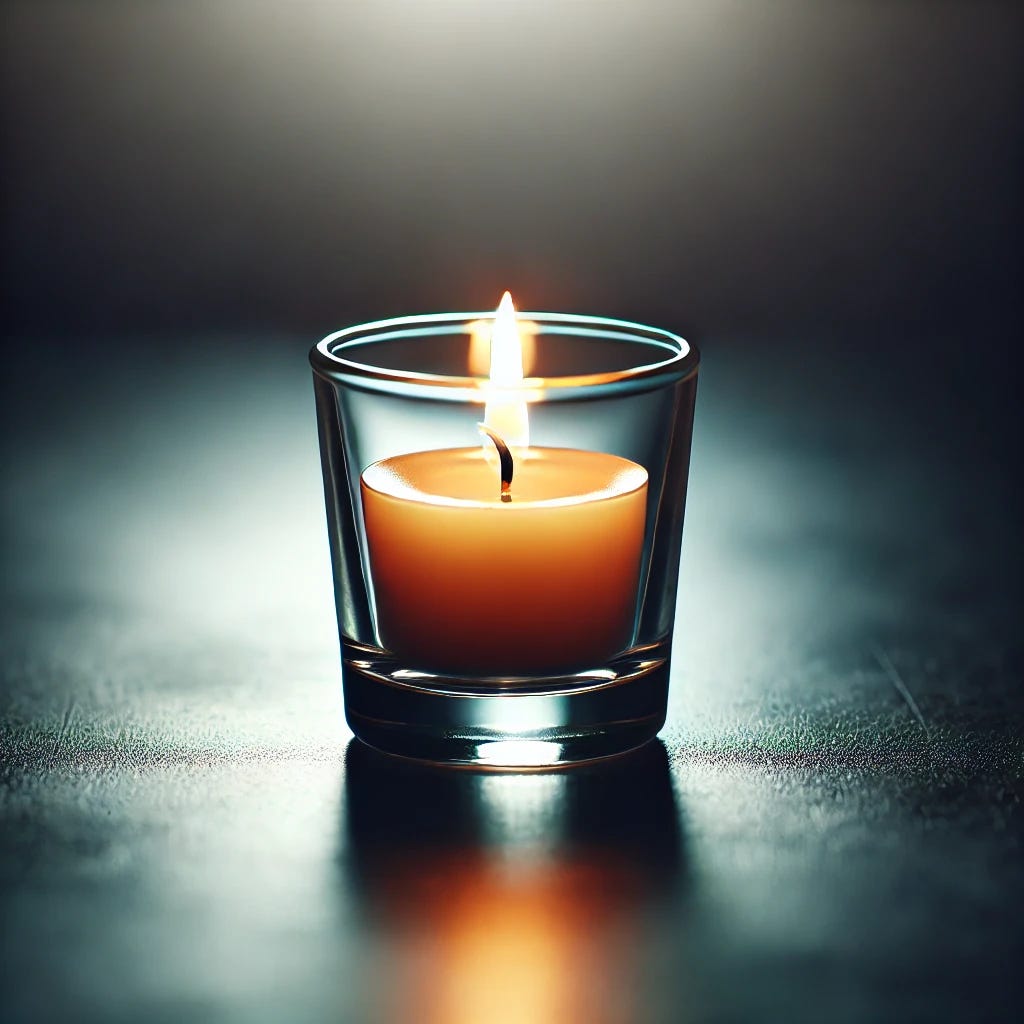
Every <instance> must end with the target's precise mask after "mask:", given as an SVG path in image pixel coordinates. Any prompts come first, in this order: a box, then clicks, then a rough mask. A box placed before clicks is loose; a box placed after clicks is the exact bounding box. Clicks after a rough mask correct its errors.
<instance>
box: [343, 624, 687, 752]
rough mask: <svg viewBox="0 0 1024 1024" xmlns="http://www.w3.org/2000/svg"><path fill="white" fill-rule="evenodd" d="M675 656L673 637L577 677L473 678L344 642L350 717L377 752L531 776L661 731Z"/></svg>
mask: <svg viewBox="0 0 1024 1024" xmlns="http://www.w3.org/2000/svg"><path fill="white" fill-rule="evenodd" d="M670 647H671V638H666V639H664V640H663V641H662V642H660V643H658V644H656V645H652V646H649V647H644V648H642V649H634V650H632V651H630V652H628V653H627V654H625V655H622V656H621V657H619V658H617V659H615V661H613V662H611V663H609V664H608V665H606V666H603V667H601V668H596V669H592V670H588V671H585V672H579V673H574V674H571V675H561V676H550V677H544V678H524V677H510V678H504V677H500V678H492V679H469V678H465V677H450V676H439V675H437V674H434V673H429V672H418V671H415V670H411V669H408V668H405V667H402V666H400V665H399V664H398V663H397V662H396V661H395V660H394V659H393V658H391V657H389V656H388V655H387V653H386V652H384V651H381V650H379V649H377V648H372V647H367V646H365V645H362V644H355V643H353V642H351V641H349V640H347V639H343V641H342V659H343V665H344V668H343V673H344V684H345V715H346V718H347V719H348V724H349V726H350V727H351V729H352V731H353V732H354V733H355V734H356V736H357V737H358V738H359V739H361V740H362V741H363V742H364V743H368V744H369V745H370V746H371V747H375V748H376V749H378V750H381V751H383V752H384V753H387V754H394V755H397V756H400V757H405V758H412V759H414V760H419V761H428V762H430V763H432V764H444V765H452V766H462V767H473V768H480V769H492V770H508V771H524V770H530V769H541V768H557V767H562V766H568V765H572V764H580V763H584V762H589V761H596V760H601V759H603V758H607V757H615V756H616V755H618V754H624V753H626V752H627V751H629V750H633V749H635V748H636V747H639V746H642V745H643V744H644V743H647V742H648V741H649V740H652V739H653V738H654V737H655V736H656V735H657V734H658V730H659V729H661V727H662V725H664V723H665V710H666V704H667V700H668V679H669V651H670Z"/></svg>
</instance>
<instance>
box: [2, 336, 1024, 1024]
mask: <svg viewBox="0 0 1024 1024" xmlns="http://www.w3.org/2000/svg"><path fill="white" fill-rule="evenodd" d="M306 347H307V343H306V342H305V341H297V340H296V339H281V340H278V341H275V340H274V339H263V340H260V341H255V342H254V341H253V340H252V339H230V338H229V339H223V338H221V339H211V340H210V341H209V343H208V344H202V345H197V344H195V341H194V339H192V344H190V345H182V346H176V345H175V344H174V339H164V340H159V339H157V340H153V339H151V340H144V341H139V342H137V343H135V344H126V343H117V344H114V343H98V342H95V341H93V342H90V343H81V344H71V343H69V342H66V341H64V342H61V343H60V344H59V345H56V346H44V345H38V346H36V347H34V348H32V349H29V348H27V347H26V348H25V350H24V351H22V352H21V354H20V356H19V359H20V366H19V369H18V372H17V373H16V374H14V375H12V378H11V379H10V380H9V381H8V392H9V393H8V394H7V396H6V401H5V407H4V413H3V415H4V418H5V431H4V436H5V440H4V445H5V447H4V462H5V484H4V502H3V534H4V544H5V558H4V562H5V565H4V568H5V574H4V581H3V612H4V614H3V625H2V639H3V677H2V686H0V702H2V703H0V712H2V724H0V759H2V768H0V898H2V948H3V955H2V958H0V972H2V973H0V983H2V1004H0V1016H2V1017H3V1018H4V1019H5V1020H10V1021H50V1020H53V1021H67V1020H76V1021H104V1022H117V1021H139V1020H146V1021H149V1022H152V1024H156V1022H163V1021H168V1022H169V1021H183V1020H192V1019H194V1020H197V1021H200V1020H201V1021H211V1022H218V1024H220V1022H236V1021H246V1022H249V1021H255V1022H264V1021H266V1022H280V1021H294V1022H306V1021H349V1020H352V1021H388V1022H407V1021H413V1022H419V1021H423V1022H428V1024H434V1022H438V1024H461V1022H463V1021H465V1022H470V1021H472V1022H484V1021H487V1022H489V1024H504V1022H513V1021H515V1022H520V1021H528V1022H533V1024H544V1022H548V1021H551V1022H554V1021H558V1022H565V1021H570V1022H576V1021H580V1022H588V1024H604V1022H613V1021H614V1022H648V1021H659V1022H660V1021H664V1022H673V1024H675V1022H685V1021H761V1020H766V1021H815V1022H817V1021H823V1020H830V1021H874V1020H900V1021H906V1020H951V1021H952V1020H983V1019H985V1020H987V1019H991V1020H996V1019H1004V1020H1009V1019H1013V1018H1014V1017H1016V1015H1017V1013H1019V1003H1018V995H1019V990H1018V978H1017V974H1018V972H1019V969H1020V963H1021V961H1020V958H1019V955H1020V952H1021V941H1020V940H1021V934H1022V933H1021V912H1022V908H1024V902H1022V896H1024V870H1022V865H1024V858H1022V842H1021V840H1022V829H1021V820H1022V814H1021V805H1020V801H1021V793H1022V752H1024V741H1022V724H1024V702H1022V697H1021V664H1022V658H1021V650H1022V648H1021V637H1020V611H1021V601H1020V578H1021V574H1020V568H1021V542H1020V536H1019V531H1020V522H1021V521H1024V520H1022V518H1021V517H1020V512H1021V501H1020V492H1019V483H1018V481H1017V478H1016V475H1015V473H1014V471H1013V469H1012V463H1013V459H1014V458H1015V456H1016V455H1018V454H1019V435H1018V434H1017V432H1016V431H1017V428H1019V422H1017V420H1016V414H1015V413H1014V414H1011V413H1010V412H1008V410H1010V409H1011V408H1012V401H1011V400H1010V399H1012V384H1010V383H1008V382H1007V381H1006V380H1005V379H1003V376H1004V375H1002V374H1000V372H999V371H998V368H993V369H992V370H991V372H989V371H985V372H981V371H979V370H978V369H977V367H976V366H975V367H974V369H973V370H971V369H970V368H965V367H964V365H963V361H962V360H960V359H958V358H956V357H955V356H954V355H953V353H954V352H955V351H956V349H955V347H953V346H951V347H948V348H944V349H942V350H941V351H940V352H939V353H938V355H937V356H936V358H935V359H931V358H924V357H922V354H921V353H922V350H921V349H920V348H918V349H917V350H916V351H917V354H916V355H915V356H914V357H913V358H910V357H904V358H902V359H900V358H897V357H895V356H894V357H893V358H892V359H890V358H889V357H888V356H887V355H886V351H885V349H884V347H880V346H879V345H878V344H877V343H876V342H874V341H872V342H871V344H870V345H865V344H862V343H858V344H851V345H843V344H841V343H839V342H835V341H834V340H833V339H831V338H829V339H828V344H826V343H825V339H824V338H823V341H822V344H821V346H820V348H819V347H818V346H816V345H815V344H814V341H813V339H809V338H807V337H803V338H801V339H800V344H799V345H796V344H787V341H786V339H773V340H771V341H768V340H762V341H758V342H756V343H755V342H754V341H752V340H749V339H748V340H747V341H743V340H742V339H740V340H721V341H716V340H715V339H707V340H706V341H705V342H704V343H703V354H704V361H703V365H702V370H701V383H700V387H699V394H698V408H697V418H696V427H695V437H694V455H693V465H692V472H691V486H690V497H689V503H688V509H687V521H686V527H685V532H684V545H683V564H682V574H681V587H680V606H679V616H678V622H677V630H676V654H675V663H674V670H673V671H674V676H673V690H672V696H671V708H670V718H669V724H668V725H667V726H666V728H665V730H664V732H663V733H662V740H661V743H660V744H659V745H656V746H654V747H650V748H648V749H647V750H646V751H645V752H643V753H642V754H640V755H637V756H636V757H633V758H629V759H624V760H621V761H618V762H615V763H613V764H610V765H607V766H605V767H603V768H602V767H593V768H587V769H583V770H579V771H572V772H566V773H562V774H536V775H475V774H470V773H453V774H449V773H445V772H440V771H436V770H435V771H431V770H417V769H414V768H410V767H407V766H404V765H400V764H398V763H395V762H391V761H389V760H387V759H384V758H381V757H379V756H378V755H374V754H373V753H372V752H370V751H368V750H365V749H363V748H361V747H360V746H359V745H358V744H356V743H355V742H353V741H352V739H351V734H350V733H349V732H348V730H347V728H346V727H345V724H344V720H343V716H342V706H341V693H340V671H339V665H338V650H337V639H336V632H335V625H334V618H333V615H334V613H333V607H332V598H331V590H330V581H329V576H328V572H329V570H328V556H327V544H326V533H325V527H324V516H323V508H322V497H321V489H320V488H321V484H320V478H319V464H318V458H317V451H316V435H315V427H314V419H313V408H312V389H311V384H310V380H309V373H308V368H307V366H306V363H305V348H306ZM968 371H969V372H968Z"/></svg>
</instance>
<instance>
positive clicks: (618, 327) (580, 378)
mask: <svg viewBox="0 0 1024 1024" xmlns="http://www.w3.org/2000/svg"><path fill="white" fill-rule="evenodd" d="M494 315H495V314H494V310H488V311H484V312H476V313H424V314H418V315H413V316H399V317H390V318H387V319H384V320H374V321H370V322H368V323H362V324H354V325H352V326H351V327H345V328H342V329H341V330H338V331H334V332H332V333H331V334H328V335H327V336H326V337H325V338H323V339H322V340H321V341H319V342H318V343H317V344H316V345H314V346H313V348H312V349H311V350H310V353H309V361H310V363H311V365H312V367H313V370H314V371H315V372H316V373H317V374H318V375H319V376H321V377H325V378H327V379H328V380H335V381H341V382H343V383H347V384H350V385H353V386H357V387H367V388H370V389H371V390H382V391H389V392H392V393H397V394H404V395H409V396H420V397H424V398H426V397H437V398H445V399H448V400H456V401H458V400H463V401H477V402H482V401H484V400H485V399H486V396H487V393H488V391H490V390H493V389H492V387H491V386H490V382H489V380H488V379H487V378H486V377H477V376H472V375H469V374H438V373H423V372H419V371H414V370H401V369H394V368H391V367H382V366H375V365H373V364H372V363H366V362H360V361H358V360H357V359H353V358H346V357H345V356H342V355H340V354H339V352H341V351H343V350H346V349H356V348H358V346H359V345H361V344H367V343H370V342H374V341H377V342H380V341H387V340H389V339H397V338H403V339H409V338H414V337H417V336H423V337H429V336H431V335H437V334H442V333H457V332H455V331H444V330H437V328H444V327H454V326H456V325H459V324H462V325H464V327H465V328H466V330H465V333H466V334H467V335H468V334H469V333H470V332H469V330H468V328H469V327H470V326H471V325H472V324H475V323H478V322H480V321H487V320H493V319H494ZM517 316H518V318H519V319H520V320H522V321H529V322H531V323H534V324H536V325H537V326H538V327H540V328H542V329H541V330H540V331H539V332H538V333H539V334H544V333H545V332H544V330H543V327H545V326H551V325H553V326H555V327H556V328H562V330H558V331H557V332H552V331H549V332H547V333H562V334H575V335H578V336H584V335H586V334H590V335H592V336H593V337H595V338H605V339H607V340H614V341H624V342H628V343H634V344H638V345H639V344H644V345H647V346H650V347H651V348H655V347H660V348H661V349H662V350H663V351H664V353H665V356H664V358H661V359H653V360H647V361H644V362H642V363H640V364H638V365H636V366H628V367H625V368H623V369H619V370H608V371H602V372H597V373H586V374H570V375H563V376H557V377H527V378H525V379H524V381H523V383H522V384H521V385H517V386H516V387H515V388H502V389H501V390H502V391H515V393H516V394H517V395H520V396H521V397H522V398H523V399H524V400H526V401H527V402H531V401H541V400H543V399H544V398H569V397H576V396H579V397H583V396H584V395H587V396H589V395H592V394H594V393H601V392H605V391H617V390H620V389H622V388H623V387H625V388H628V389H629V390H632V389H633V388H634V387H650V386H652V385H656V384H659V383H665V382H667V381H669V380H671V381H677V380H682V379H684V378H686V377H688V376H690V375H692V374H694V373H696V371H697V367H698V364H699V362H700V353H699V352H698V350H697V348H696V347H695V346H694V345H692V344H691V343H690V342H688V341H686V339H685V338H682V337H680V336H679V335H678V334H674V333H673V332H671V331H668V330H665V329H664V328H661V327H651V326H649V325H647V324H641V323H636V322H633V321H629V320H617V319H612V318H610V317H602V316H592V315H588V314H580V313H545V312H530V311H520V312H518V313H517ZM574 328H575V330H574Z"/></svg>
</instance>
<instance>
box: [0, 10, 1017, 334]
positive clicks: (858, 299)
mask: <svg viewBox="0 0 1024 1024" xmlns="http://www.w3.org/2000/svg"><path fill="white" fill-rule="evenodd" d="M1014 8H1015V5H1012V4H1006V5H994V4H989V3H983V2H982V3H960V4H957V3H902V4H877V3H839V4H829V5H818V4H810V3H788V2H783V3H771V4H746V3H730V2H726V3H709V2H697V3H656V2H652V0H642V2H637V3H622V4H617V3H602V2H598V3H592V4H587V3H573V2H568V3H546V2H531V0H524V2H522V3H492V4H476V3H470V2H468V0H438V2H437V3H424V4H416V3H406V2H402V0H394V2H392V0H384V2H380V3H372V4H371V3H365V4H364V3H341V4H337V3H310V4H298V5H295V6H292V5H287V4H266V3H246V2H241V0H238V2H236V0H219V2H212V3H189V2H185V3H166V4H160V3H155V4H150V3H143V4H139V3H131V2H125V3H120V2H111V0H106V2H100V3H93V4H78V3H52V2H46V0H44V2H41V3H9V4H6V5H5V8H4V15H3V16H4V21H5V32H4V43H3V46H4V90H3V93H4V95H3V103H4V127H5V135H6V141H7V152H6V156H5V173H4V178H5V199H6V207H7V209H6V216H5V226H4V245H5V252H6V254H7V256H8V257H9V259H10V266H9V268H8V271H7V274H8V287H9V292H10V296H9V298H10V304H9V307H8V314H7V325H8V327H9V328H10V329H13V330H18V331H25V332H31V333H42V332H47V331H59V332H61V333H62V334H63V333H66V332H68V331H74V332H75V333H78V334H89V333H92V332H96V331H103V332H111V331H128V332H140V331H141V332H152V331H155V330H169V331H185V332H188V331H194V330H197V329H198V330H202V331H209V330H210V329H224V330H229V331H235V330H238V329H245V330H263V331H265V330H267V329H268V328H269V329H279V330H285V331H303V332H308V333H310V334H311V335H313V334H316V333H317V332H322V331H325V330H326V329H327V328H330V327H333V326H334V325H336V324H337V323H339V322H340V321H341V319H343V318H345V317H347V316H363V315H370V314H377V313H399V312H406V311H409V310H421V309H422V310H428V309H436V308H444V309H448V308H477V307H480V308H490V307H492V306H493V305H495V304H496V302H495V298H494V297H495V295H499V294H500V292H501V290H502V289H503V288H505V287H508V288H511V289H512V291H513V293H514V294H515V295H517V296H518V297H519V299H520V302H521V305H522V306H523V307H525V308H559V309H562V308H569V309H580V310H582V309H586V310H602V311H608V312H610V313H612V312H616V313H617V312H628V313H632V314H634V315H635V314H637V313H641V312H642V313H644V314H645V315H649V316H653V317H660V318H665V317H668V318H670V319H671V320H673V321H675V322H678V323H679V324H680V326H684V327H688V328H690V329H691V330H697V331H699V332H703V333H708V334H712V333H713V334H716V335H717V334H721V333H723V332H733V333H735V332H748V331H764V330H765V329H773V330H781V331H793V330H794V329H797V328H812V329H815V328H819V329H820V328H823V327H827V328H828V329H829V330H837V329H838V330H840V331H841V332H842V333H844V334H850V335H854V336H856V337H857V338H858V339H859V340H860V342H861V343H862V344H865V345H866V344H867V343H868V341H869V340H870V339H873V338H877V337H878V335H879V334H886V335H888V336H892V335H893V334H895V333H897V332H898V334H899V336H900V337H901V338H907V340H908V341H909V340H911V339H910V338H909V337H907V336H908V335H909V336H915V337H914V340H916V341H917V342H918V344H921V345H922V347H924V345H925V344H926V342H925V341H923V340H921V339H924V338H925V337H929V338H933V337H934V336H936V335H938V336H939V338H941V339H942V340H943V341H945V340H947V339H950V338H956V339H957V341H958V343H960V342H964V341H966V339H965V337H964V336H965V333H966V332H969V331H975V332H981V331H985V330H986V329H988V328H992V327H997V328H1001V329H1002V330H1008V329H1010V328H1012V327H1013V326H1014V325H1015V316H1014V314H1015V311H1016V309H1017V307H1016V305H1015V303H1016V293H1017V291H1018V290H1019V285H1020V283H1021V282H1020V278H1019V274H1020V261H1019V247H1018V236H1019V233H1020V227H1021V216H1022V209H1021V190H1020V178H1021V173H1020V172H1021V129H1020V122H1021V105H1022V100H1021V96H1022V82H1021V65H1020V51H1021V31H1022V27H1021V17H1020V15H1019V13H1018V12H1017V11H1016V10H1015V9H1014ZM985 340H986V338H985V335H982V339H981V341H980V342H979V338H978V337H977V335H976V336H975V337H973V338H972V339H971V350H972V351H975V352H976V350H977V346H978V345H979V343H980V344H985Z"/></svg>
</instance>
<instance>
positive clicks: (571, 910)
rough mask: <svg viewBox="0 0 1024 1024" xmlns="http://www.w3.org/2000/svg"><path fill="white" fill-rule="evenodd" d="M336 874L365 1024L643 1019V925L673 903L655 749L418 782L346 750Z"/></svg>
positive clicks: (668, 807)
mask: <svg viewBox="0 0 1024 1024" xmlns="http://www.w3.org/2000/svg"><path fill="white" fill-rule="evenodd" d="M344 824H345V831H346V836H345V840H346V843H345V847H346V856H345V858H344V861H345V867H346V870H347V872H348V874H349V876H350V877H349V878H348V879H347V881H348V883H349V888H350V889H351V890H354V891H355V892H356V893H358V894H359V900H360V910H361V911H362V913H363V914H365V916H366V919H367V920H366V923H367V925H368V926H369V930H370V933H371V934H373V935H374V936H376V941H377V948H376V949H374V951H373V955H372V956H371V962H372V964H373V966H374V968H375V970H373V971H372V972H371V973H372V977H371V976H368V977H367V983H368V985H370V986H372V992H371V993H367V995H368V1000H367V1001H368V1002H369V1003H372V1005H373V1012H372V1019H374V1020H379V1021H386V1022H389V1024H390V1022H395V1024H397V1022H407V1021H413V1020H415V1021H421V1022H423V1024H469V1022H474V1024H477V1022H488V1024H506V1022H508V1024H511V1022H517V1024H518V1022H522V1021H529V1022H531V1024H548V1022H552V1024H553V1022H559V1024H566V1022H570V1024H571V1022H574V1021H586V1022H588V1024H604V1022H611V1021H621V1020H631V1021H636V1020H640V1019H642V1018H643V1016H644V1014H643V1009H642V1007H641V1006H640V1005H638V1004H639V1003H642V1002H644V1001H646V1000H647V999H648V998H650V997H652V996H654V995H655V994H654V993H651V992H650V991H649V990H648V989H647V986H646V985H645V984H644V981H643V974H644V959H645V957H644V953H645V943H646V942H648V941H649V939H648V938H647V936H648V935H649V934H650V933H651V929H650V928H645V925H646V924H647V923H648V922H649V921H650V920H651V919H652V918H653V917H656V916H657V914H658V912H659V910H661V909H663V908H664V905H665V904H666V902H668V901H670V900H671V899H673V898H674V896H676V895H678V894H679V893H680V892H681V891H682V884H681V883H682V882H683V880H684V877H685V871H684V850H683V836H682V831H681V827H680V823H679V816H678V814H677V810H676V806H675V800H674V796H673V791H672V785H671V779H670V776H669V769H668V758H667V756H666V753H665V749H664V747H663V746H662V745H661V744H660V743H658V744H654V745H650V746H648V747H647V748H646V749H644V750H642V751H640V752H638V753H637V754H634V755H632V756H630V757H627V758H622V759H619V760H618V761H615V762H611V763H609V764H607V765H600V766H593V767H587V768H581V769H576V770H574V771H572V772H565V773H555V774H550V773H542V774H521V775H510V774H478V773H471V772H452V771H445V770H440V769H431V768H422V767H419V766H414V765H411V764H405V763H402V762H399V761H395V760H392V759H390V758H385V757H382V756H381V755H379V754H376V753H375V752H373V751H372V750H370V749H369V748H367V747H365V746H363V745H362V744H360V743H359V742H358V741H353V742H352V743H351V744H350V746H349V748H348V753H347V758H346V775H345V816H344Z"/></svg>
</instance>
